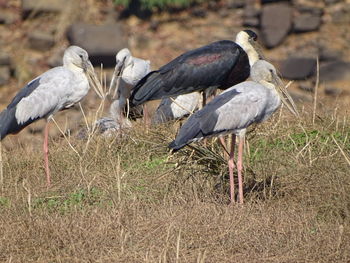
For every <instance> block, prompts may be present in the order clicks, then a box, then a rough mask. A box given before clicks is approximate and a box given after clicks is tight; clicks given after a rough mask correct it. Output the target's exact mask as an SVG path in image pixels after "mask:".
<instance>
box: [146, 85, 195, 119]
mask: <svg viewBox="0 0 350 263" xmlns="http://www.w3.org/2000/svg"><path fill="white" fill-rule="evenodd" d="M200 101H201V95H200V94H199V92H192V93H188V94H183V95H179V96H177V97H175V98H164V99H162V101H161V103H160V104H159V106H158V108H157V110H156V112H155V114H154V116H153V119H152V123H154V124H160V123H164V122H167V121H170V120H177V119H181V118H182V117H185V116H187V115H189V114H192V113H193V112H194V111H195V110H196V109H197V108H198V107H199V104H200Z"/></svg>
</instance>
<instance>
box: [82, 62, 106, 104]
mask: <svg viewBox="0 0 350 263" xmlns="http://www.w3.org/2000/svg"><path fill="white" fill-rule="evenodd" d="M83 69H84V72H85V73H86V76H87V78H88V81H89V84H90V85H91V86H92V88H93V89H94V90H95V92H96V94H97V96H99V97H100V99H103V97H104V96H103V89H102V85H101V83H100V81H99V80H98V78H97V76H96V73H95V70H94V67H93V66H92V64H91V62H90V60H86V61H84V62H83Z"/></svg>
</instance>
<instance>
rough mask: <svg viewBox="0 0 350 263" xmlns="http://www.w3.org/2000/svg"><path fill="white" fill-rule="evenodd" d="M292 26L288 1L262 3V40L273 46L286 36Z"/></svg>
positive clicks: (266, 44)
mask: <svg viewBox="0 0 350 263" xmlns="http://www.w3.org/2000/svg"><path fill="white" fill-rule="evenodd" d="M291 26H292V8H291V6H290V5H289V4H288V3H284V2H282V3H272V4H266V5H263V8H262V13H261V35H262V41H263V43H264V45H265V46H266V47H267V48H273V47H275V46H277V45H279V44H280V43H282V41H283V40H284V39H285V38H286V36H287V35H288V33H289V31H290V29H291Z"/></svg>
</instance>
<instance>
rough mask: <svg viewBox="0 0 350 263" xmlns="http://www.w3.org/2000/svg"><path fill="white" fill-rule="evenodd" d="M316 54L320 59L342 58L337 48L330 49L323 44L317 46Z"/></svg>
mask: <svg viewBox="0 0 350 263" xmlns="http://www.w3.org/2000/svg"><path fill="white" fill-rule="evenodd" d="M318 56H319V59H320V61H332V60H341V58H342V54H341V52H340V51H339V50H334V49H330V48H329V47H328V46H323V45H320V46H319V47H318Z"/></svg>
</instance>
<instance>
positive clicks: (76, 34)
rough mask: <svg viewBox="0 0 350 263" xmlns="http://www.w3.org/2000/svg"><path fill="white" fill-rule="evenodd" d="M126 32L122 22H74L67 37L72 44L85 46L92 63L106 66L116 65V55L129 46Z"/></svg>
mask: <svg viewBox="0 0 350 263" xmlns="http://www.w3.org/2000/svg"><path fill="white" fill-rule="evenodd" d="M124 36H125V34H124V30H123V28H122V26H121V25H120V24H108V25H101V26H96V25H90V24H84V23H77V24H73V25H72V26H71V27H70V28H69V29H68V31H67V37H68V40H69V42H70V43H71V44H72V45H77V46H80V47H82V48H84V49H85V50H86V51H87V52H88V53H89V57H90V61H91V63H92V64H94V65H97V66H100V65H101V63H103V66H104V67H114V66H115V55H116V54H117V53H118V51H119V50H120V49H122V48H125V47H127V41H126V39H125V37H124Z"/></svg>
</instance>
